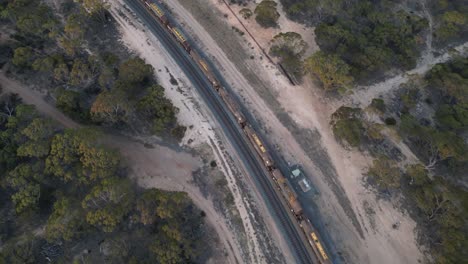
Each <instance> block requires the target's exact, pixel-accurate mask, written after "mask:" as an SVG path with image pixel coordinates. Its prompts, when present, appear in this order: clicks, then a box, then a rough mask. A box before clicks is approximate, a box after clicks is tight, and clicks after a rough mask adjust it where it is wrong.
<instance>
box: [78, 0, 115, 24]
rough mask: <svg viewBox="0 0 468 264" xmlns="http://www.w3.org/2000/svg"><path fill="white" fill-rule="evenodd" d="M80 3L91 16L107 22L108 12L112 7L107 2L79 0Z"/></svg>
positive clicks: (103, 0) (104, 0)
mask: <svg viewBox="0 0 468 264" xmlns="http://www.w3.org/2000/svg"><path fill="white" fill-rule="evenodd" d="M79 2H80V3H81V4H82V5H83V7H84V9H85V10H86V11H87V12H88V14H89V15H90V16H92V17H96V18H98V19H99V20H100V21H105V18H106V12H107V10H108V9H109V7H110V5H109V4H108V3H107V1H106V0H79Z"/></svg>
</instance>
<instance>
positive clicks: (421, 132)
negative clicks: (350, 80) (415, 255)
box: [332, 58, 468, 263]
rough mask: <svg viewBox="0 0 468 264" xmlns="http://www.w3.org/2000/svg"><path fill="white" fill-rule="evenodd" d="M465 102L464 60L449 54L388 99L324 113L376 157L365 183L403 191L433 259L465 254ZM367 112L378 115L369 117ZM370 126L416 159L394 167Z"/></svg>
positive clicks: (467, 67) (346, 138)
mask: <svg viewBox="0 0 468 264" xmlns="http://www.w3.org/2000/svg"><path fill="white" fill-rule="evenodd" d="M467 103H468V59H467V58H455V59H453V60H452V61H450V62H448V63H444V64H437V65H435V66H434V67H433V68H432V69H431V70H430V71H429V72H428V73H427V74H425V76H422V77H418V76H414V77H413V78H412V79H411V80H410V81H409V82H408V83H406V84H404V85H402V86H401V87H400V90H399V91H398V92H397V93H396V96H395V97H394V98H393V99H392V100H390V101H388V102H385V101H384V100H383V99H380V98H379V99H374V100H373V101H372V103H371V104H370V106H369V107H368V108H367V109H365V110H361V109H356V108H349V107H341V108H339V109H338V110H337V111H336V112H335V113H334V114H333V116H332V120H333V121H332V125H333V131H334V133H335V136H337V137H338V138H340V139H341V140H342V141H343V142H346V143H347V144H348V145H351V146H355V147H360V148H363V149H367V150H370V152H371V154H373V155H374V156H375V157H376V158H375V160H374V162H373V164H372V166H371V167H370V168H369V171H368V173H367V175H368V177H369V182H370V183H373V184H375V186H376V187H377V188H378V189H379V190H381V191H383V192H385V193H387V194H392V193H396V192H399V191H402V192H403V193H404V194H405V197H406V199H407V200H408V203H409V205H410V210H411V211H412V212H413V215H414V216H415V217H416V219H418V220H419V223H420V224H421V227H422V228H423V229H422V232H421V233H422V234H424V235H422V240H423V241H424V242H425V243H427V244H428V245H429V246H430V248H431V253H432V255H433V256H434V257H435V258H436V261H437V263H462V262H463V261H464V260H466V259H467V257H468V256H467V255H466V252H464V251H463V249H464V248H466V246H467V245H468V236H467V234H468V232H467V231H468V191H467V190H466V187H465V186H466V182H467V181H468V178H467V174H466V171H467V170H468V143H467V137H466V135H467V134H466V132H467V131H468V122H467V120H468V119H467V116H468V115H467V113H468V111H467V109H468V108H467V107H466V105H467ZM375 115H377V117H378V119H380V121H377V122H376V121H375V118H369V117H370V116H375ZM375 126H377V127H380V131H382V130H385V131H386V134H387V135H392V134H397V136H398V137H399V138H401V139H403V141H404V142H405V143H406V144H407V145H408V146H409V147H410V149H411V150H412V152H413V153H414V154H415V155H416V156H417V157H418V159H419V160H420V161H421V163H420V164H412V165H408V166H406V167H402V166H400V165H399V163H398V162H399V159H398V156H392V155H389V154H388V153H385V152H379V151H377V152H376V151H375V150H376V145H377V144H381V142H382V141H369V140H364V139H369V136H370V135H372V134H373V133H372V130H371V129H370V128H371V127H375ZM380 135H382V133H380ZM374 138H376V137H375V136H374ZM387 142H388V141H387ZM392 147H393V148H397V147H396V146H392ZM457 252H458V253H457ZM462 252H463V253H462Z"/></svg>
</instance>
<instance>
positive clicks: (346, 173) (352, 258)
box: [166, 0, 423, 263]
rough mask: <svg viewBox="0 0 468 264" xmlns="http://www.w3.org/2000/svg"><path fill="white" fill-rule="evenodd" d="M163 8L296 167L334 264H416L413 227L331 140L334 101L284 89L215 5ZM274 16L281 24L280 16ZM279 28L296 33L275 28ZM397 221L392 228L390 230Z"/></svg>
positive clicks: (361, 160)
mask: <svg viewBox="0 0 468 264" xmlns="http://www.w3.org/2000/svg"><path fill="white" fill-rule="evenodd" d="M166 4H167V5H168V6H169V7H170V9H171V10H172V11H173V15H174V16H175V17H176V18H177V19H178V21H179V23H181V24H182V25H183V27H184V29H185V30H186V31H188V33H191V35H192V37H194V39H195V40H196V42H197V44H198V45H199V46H200V47H202V49H203V51H204V52H205V53H206V54H207V55H208V56H209V57H210V58H212V59H213V61H214V62H215V64H216V66H217V68H218V69H220V71H221V73H222V75H223V77H225V79H226V80H227V81H228V83H229V84H230V85H231V87H232V88H233V90H234V91H235V92H236V93H237V94H238V96H239V97H240V98H242V99H243V101H244V104H245V105H246V107H247V108H248V109H249V111H250V112H252V113H253V114H254V116H255V117H256V119H257V120H258V122H259V123H260V124H261V125H262V127H263V128H264V131H263V132H264V134H266V135H268V138H269V139H270V141H271V145H274V146H277V147H279V149H280V151H281V154H282V156H284V157H285V159H286V160H288V161H290V162H293V163H300V164H302V165H303V166H304V168H305V171H306V173H307V174H308V175H309V176H310V179H311V180H312V183H313V184H314V187H315V189H316V190H317V193H318V195H316V196H315V198H314V201H313V202H314V203H315V204H316V205H317V207H318V208H319V211H320V215H321V217H322V222H324V223H327V224H325V226H326V229H327V231H328V232H329V234H330V237H331V240H332V245H331V249H330V250H331V251H332V252H333V253H335V254H337V255H340V256H341V257H339V258H337V259H342V260H343V262H347V263H416V262H418V261H419V260H421V259H422V258H423V256H422V253H421V251H420V249H419V248H418V245H417V243H416V235H415V230H414V228H415V222H414V221H413V220H412V219H411V218H409V217H408V216H407V215H406V214H405V213H404V212H401V211H400V210H399V209H398V208H396V207H395V203H393V202H387V201H381V200H378V199H377V197H376V195H375V194H374V193H373V192H372V191H369V190H367V189H366V188H365V187H364V184H363V177H364V175H363V171H364V170H365V168H366V167H367V166H368V165H369V162H370V158H369V157H367V156H364V155H362V154H361V153H358V152H355V151H348V150H345V149H343V147H341V145H339V144H338V143H337V142H336V140H335V138H334V137H333V134H332V131H331V129H330V126H329V116H330V114H331V113H333V111H334V110H335V109H336V108H337V107H338V105H339V104H340V102H336V101H332V100H330V99H326V97H325V96H324V95H323V94H322V93H321V92H320V91H319V90H318V89H316V87H315V85H314V83H313V82H311V81H309V80H306V81H305V83H304V84H303V85H301V86H294V87H293V86H291V85H289V83H288V82H287V80H286V79H285V78H284V77H283V76H281V75H280V73H279V72H278V70H277V69H276V67H275V66H274V65H271V64H270V63H269V62H268V61H267V60H265V59H264V58H263V59H262V58H261V57H262V53H261V51H260V50H259V49H258V48H257V47H256V46H255V45H253V44H252V43H253V41H252V40H251V39H249V37H247V36H246V35H244V36H240V35H239V34H238V33H237V32H236V31H233V30H232V27H233V26H234V27H236V28H241V25H239V24H238V23H237V22H236V19H232V14H231V13H230V11H229V10H228V9H227V8H226V6H225V4H224V3H223V2H222V1H217V0H197V1H193V0H178V1H167V2H166ZM225 14H227V18H226V16H225ZM282 17H283V19H285V18H284V17H285V16H284V14H282ZM252 19H253V18H252ZM247 23H249V22H247ZM247 23H246V24H247ZM251 24H252V23H250V25H251ZM281 29H282V30H283V31H291V30H292V31H294V30H296V29H297V28H292V27H291V28H288V26H287V24H285V23H282V24H281ZM249 30H250V31H251V32H252V33H253V34H254V36H257V35H258V36H259V38H260V41H259V42H263V43H265V40H266V39H268V38H271V37H273V35H274V34H276V32H277V31H275V30H269V31H267V30H263V29H260V28H258V27H256V26H252V27H249ZM268 32H269V33H268ZM262 39H263V40H262ZM309 41H310V40H309ZM311 46H312V47H314V45H313V44H312V45H311ZM264 48H267V47H264ZM250 56H253V58H254V59H251V58H250ZM397 222H398V223H400V227H399V229H393V228H392V225H393V224H394V223H397Z"/></svg>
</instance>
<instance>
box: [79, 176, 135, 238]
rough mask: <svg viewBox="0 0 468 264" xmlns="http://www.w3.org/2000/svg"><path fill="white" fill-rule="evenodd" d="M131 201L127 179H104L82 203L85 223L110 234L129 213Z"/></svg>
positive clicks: (131, 190) (130, 185)
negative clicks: (84, 211) (85, 211)
mask: <svg viewBox="0 0 468 264" xmlns="http://www.w3.org/2000/svg"><path fill="white" fill-rule="evenodd" d="M133 200H134V193H133V189H132V184H131V182H130V181H129V180H128V179H119V178H116V177H113V178H109V179H104V180H102V181H101V183H100V184H99V185H97V186H95V187H94V188H93V189H92V190H91V192H90V193H89V194H88V195H86V197H85V198H84V200H83V202H82V206H83V208H84V209H86V210H87V213H86V221H87V222H88V223H90V224H91V225H95V226H98V227H100V228H102V230H103V231H104V232H112V231H113V230H114V229H115V228H116V227H117V225H118V224H120V222H121V221H122V220H123V217H124V216H125V215H126V214H128V212H129V211H130V209H131V206H132V203H133Z"/></svg>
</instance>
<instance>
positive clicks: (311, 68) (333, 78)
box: [304, 51, 353, 90]
mask: <svg viewBox="0 0 468 264" xmlns="http://www.w3.org/2000/svg"><path fill="white" fill-rule="evenodd" d="M304 66H305V69H306V70H307V71H308V72H309V73H311V74H313V76H315V77H316V78H317V79H318V80H319V81H320V82H321V83H322V85H323V87H324V88H325V90H336V89H340V88H349V87H350V85H351V84H352V83H353V78H352V77H351V76H350V75H349V71H350V67H349V66H348V64H346V62H344V61H343V60H341V59H340V57H338V56H337V55H330V54H326V53H324V52H323V51H318V52H316V53H314V54H313V55H312V56H310V57H309V58H307V59H306V61H305V64H304Z"/></svg>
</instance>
